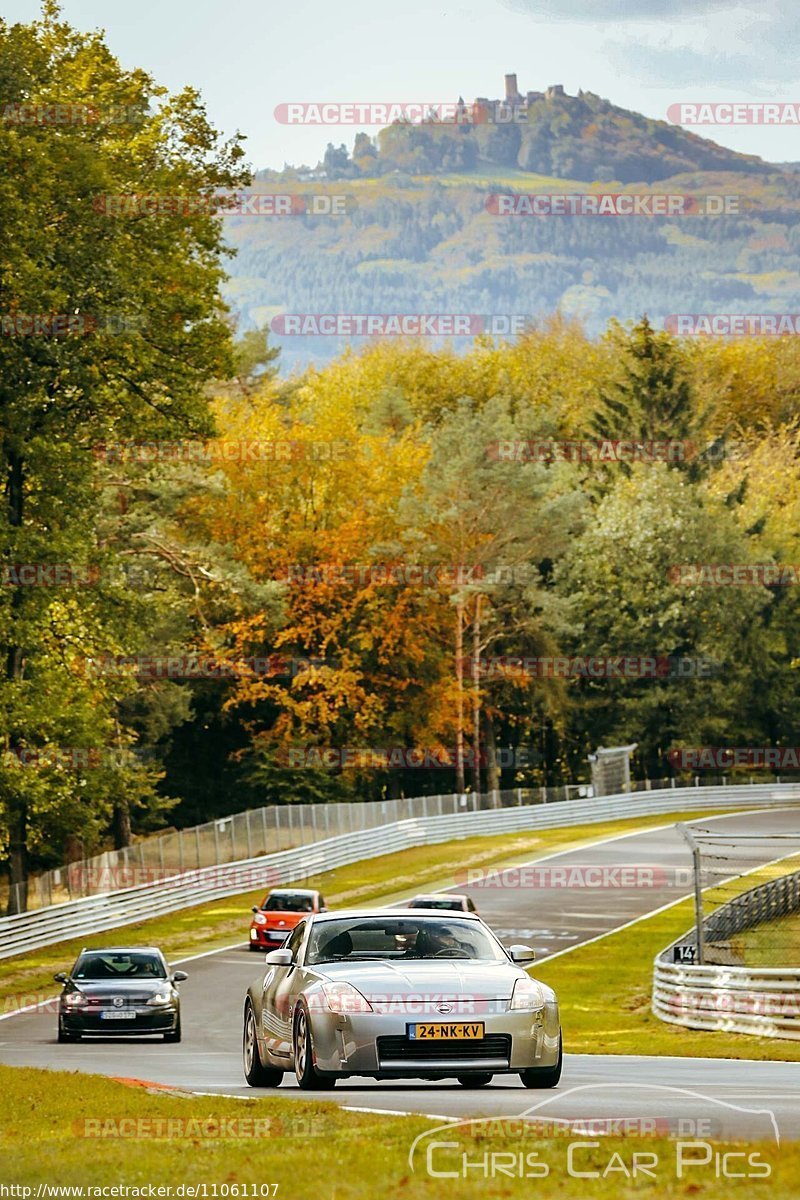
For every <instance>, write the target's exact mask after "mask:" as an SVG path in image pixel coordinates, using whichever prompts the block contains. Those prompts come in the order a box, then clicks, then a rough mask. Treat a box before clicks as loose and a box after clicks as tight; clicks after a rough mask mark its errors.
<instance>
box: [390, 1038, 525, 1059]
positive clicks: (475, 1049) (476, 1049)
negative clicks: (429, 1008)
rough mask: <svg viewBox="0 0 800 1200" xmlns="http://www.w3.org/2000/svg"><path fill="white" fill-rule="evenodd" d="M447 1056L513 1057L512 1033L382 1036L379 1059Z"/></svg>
mask: <svg viewBox="0 0 800 1200" xmlns="http://www.w3.org/2000/svg"><path fill="white" fill-rule="evenodd" d="M433 1058H436V1059H447V1058H458V1059H464V1058H473V1059H481V1058H504V1059H505V1060H506V1061H509V1060H510V1058H511V1035H510V1034H508V1033H490V1034H487V1036H486V1037H483V1038H452V1039H450V1038H447V1039H442V1040H441V1041H440V1040H439V1039H438V1038H431V1039H430V1040H428V1039H427V1038H422V1039H419V1038H407V1037H402V1036H401V1037H397V1036H394V1037H379V1038H378V1059H379V1060H380V1061H382V1062H383V1061H388V1060H392V1061H394V1062H397V1061H400V1060H413V1061H418V1060H420V1059H421V1060H423V1061H424V1060H425V1059H433Z"/></svg>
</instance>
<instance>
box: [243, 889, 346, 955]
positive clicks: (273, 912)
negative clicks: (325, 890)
mask: <svg viewBox="0 0 800 1200" xmlns="http://www.w3.org/2000/svg"><path fill="white" fill-rule="evenodd" d="M327 911H328V910H327V908H326V907H325V901H324V900H323V899H322V896H321V895H320V894H319V892H315V891H312V890H311V889H310V888H275V889H274V890H273V891H271V892H269V893H268V895H267V896H265V898H264V900H263V901H262V903H261V905H260V907H258V908H256V907H254V908H253V914H254V915H253V919H252V921H251V922H250V949H251V950H275V949H276V948H277V947H278V946H280V945H281V944H282V942H283V941H284V939H285V938H286V937H288V935H289V934H290V933H291V932H292V930H293V929H294V927H295V925H298V924H299V923H300V921H302V919H303V917H305V916H307V914H308V913H321V912H327Z"/></svg>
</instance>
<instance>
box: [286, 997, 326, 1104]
mask: <svg viewBox="0 0 800 1200" xmlns="http://www.w3.org/2000/svg"><path fill="white" fill-rule="evenodd" d="M294 1073H295V1076H296V1078H297V1086H298V1087H301V1088H303V1090H304V1091H310V1090H316V1091H327V1090H329V1089H330V1088H332V1087H333V1086H334V1085H335V1083H336V1078H335V1077H334V1076H333V1075H320V1073H319V1071H318V1070H317V1068H316V1067H315V1066H314V1043H313V1041H312V1037H311V1022H310V1021H309V1019H308V1013H307V1012H306V1010H305V1009H304V1008H302V1007H300V1008H298V1010H297V1015H296V1017H295V1019H294Z"/></svg>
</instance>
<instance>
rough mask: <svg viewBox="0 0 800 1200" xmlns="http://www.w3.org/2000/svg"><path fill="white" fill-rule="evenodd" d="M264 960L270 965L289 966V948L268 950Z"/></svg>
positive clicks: (290, 954)
mask: <svg viewBox="0 0 800 1200" xmlns="http://www.w3.org/2000/svg"><path fill="white" fill-rule="evenodd" d="M266 961H267V962H268V963H269V965H270V966H271V967H290V966H291V965H292V952H291V950H270V952H269V954H268V955H267V958H266Z"/></svg>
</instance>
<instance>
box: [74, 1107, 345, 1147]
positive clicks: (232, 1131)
mask: <svg viewBox="0 0 800 1200" xmlns="http://www.w3.org/2000/svg"><path fill="white" fill-rule="evenodd" d="M329 1132H330V1121H329V1120H328V1118H327V1117H323V1116H320V1115H318V1114H312V1115H310V1116H285V1117H226V1116H209V1117H126V1116H118V1117H114V1116H110V1115H108V1114H104V1115H103V1116H102V1117H80V1118H79V1119H77V1120H75V1121H73V1122H72V1133H73V1135H74V1136H75V1137H79V1138H100V1139H112V1138H113V1139H120V1140H124V1141H127V1140H131V1141H147V1140H151V1139H152V1140H157V1141H162V1140H163V1141H181V1140H183V1139H186V1140H189V1141H192V1142H195V1141H249V1140H251V1139H255V1140H259V1139H262V1138H312V1137H326V1136H327V1135H328V1134H329Z"/></svg>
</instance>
